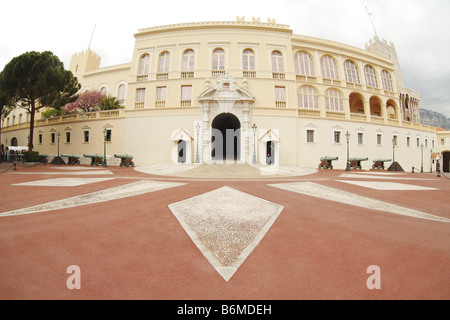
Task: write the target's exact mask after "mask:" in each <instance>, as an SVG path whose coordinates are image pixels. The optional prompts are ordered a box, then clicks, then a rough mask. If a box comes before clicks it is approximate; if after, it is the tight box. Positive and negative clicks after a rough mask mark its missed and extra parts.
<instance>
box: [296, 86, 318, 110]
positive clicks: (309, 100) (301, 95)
mask: <svg viewBox="0 0 450 320" xmlns="http://www.w3.org/2000/svg"><path fill="white" fill-rule="evenodd" d="M298 107H299V108H307V109H319V98H318V93H317V91H316V89H314V88H313V87H309V86H304V87H301V88H300V89H299V90H298Z"/></svg>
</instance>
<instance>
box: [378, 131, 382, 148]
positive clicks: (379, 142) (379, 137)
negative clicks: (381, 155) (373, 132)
mask: <svg viewBox="0 0 450 320" xmlns="http://www.w3.org/2000/svg"><path fill="white" fill-rule="evenodd" d="M382 137H383V136H382V135H381V133H378V134H377V146H381V145H382V144H383V140H382Z"/></svg>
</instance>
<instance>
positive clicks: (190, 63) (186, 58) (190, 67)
mask: <svg viewBox="0 0 450 320" xmlns="http://www.w3.org/2000/svg"><path fill="white" fill-rule="evenodd" d="M194 65H195V52H194V50H192V49H188V50H186V51H185V52H184V53H183V66H182V71H184V72H186V71H194Z"/></svg>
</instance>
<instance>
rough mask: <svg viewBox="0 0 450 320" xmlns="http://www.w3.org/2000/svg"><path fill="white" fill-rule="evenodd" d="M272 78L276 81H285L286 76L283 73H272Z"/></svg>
mask: <svg viewBox="0 0 450 320" xmlns="http://www.w3.org/2000/svg"><path fill="white" fill-rule="evenodd" d="M272 78H273V79H278V80H284V79H286V74H285V73H284V72H272Z"/></svg>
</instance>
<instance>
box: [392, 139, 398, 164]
mask: <svg viewBox="0 0 450 320" xmlns="http://www.w3.org/2000/svg"><path fill="white" fill-rule="evenodd" d="M396 138H397V137H396V136H394V137H392V171H396V170H395V147H396V146H397V139H396Z"/></svg>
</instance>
